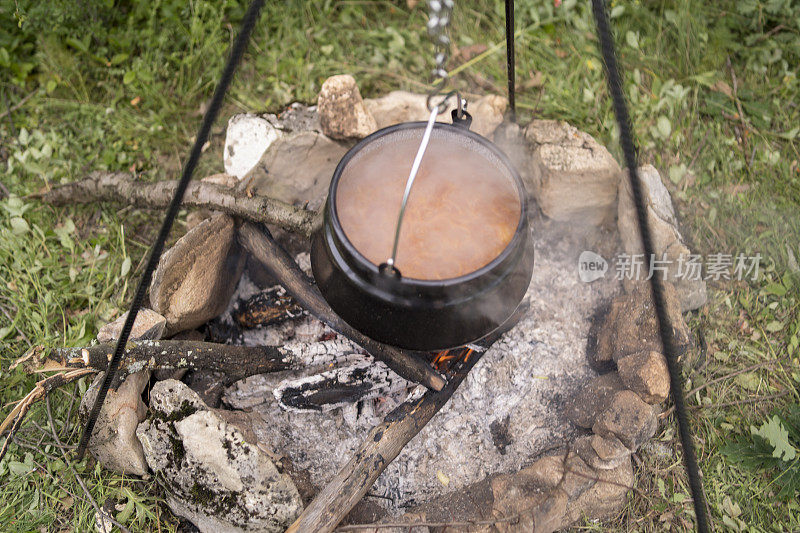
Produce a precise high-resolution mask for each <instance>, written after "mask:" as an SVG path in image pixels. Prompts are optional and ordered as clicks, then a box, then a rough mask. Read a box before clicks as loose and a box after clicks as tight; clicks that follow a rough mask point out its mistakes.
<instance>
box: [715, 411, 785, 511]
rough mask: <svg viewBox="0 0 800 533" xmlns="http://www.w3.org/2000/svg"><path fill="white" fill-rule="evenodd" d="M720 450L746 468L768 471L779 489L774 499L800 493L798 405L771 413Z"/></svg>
mask: <svg viewBox="0 0 800 533" xmlns="http://www.w3.org/2000/svg"><path fill="white" fill-rule="evenodd" d="M720 451H721V452H722V453H723V454H724V455H726V456H727V457H728V458H729V459H731V460H732V461H734V462H736V463H739V464H741V465H742V466H744V467H746V468H750V469H754V470H763V471H765V472H768V473H769V474H770V475H771V476H773V479H772V483H775V484H776V485H777V486H779V487H780V491H779V492H778V497H780V498H783V499H789V498H792V497H793V496H794V495H795V494H796V493H797V492H800V404H793V405H790V406H788V407H787V408H785V410H783V411H781V412H778V413H776V414H773V415H772V416H771V417H770V418H768V419H767V420H766V421H765V422H764V423H763V424H761V426H760V427H758V428H756V427H751V428H750V435H742V436H740V437H739V438H738V439H736V441H734V442H733V443H731V444H728V445H727V446H724V447H722V448H721V450H720Z"/></svg>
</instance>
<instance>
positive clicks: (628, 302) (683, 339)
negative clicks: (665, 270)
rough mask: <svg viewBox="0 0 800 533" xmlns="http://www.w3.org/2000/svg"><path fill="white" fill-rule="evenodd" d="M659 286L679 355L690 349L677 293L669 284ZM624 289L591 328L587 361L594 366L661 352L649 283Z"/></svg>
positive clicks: (689, 336) (640, 283)
mask: <svg viewBox="0 0 800 533" xmlns="http://www.w3.org/2000/svg"><path fill="white" fill-rule="evenodd" d="M663 286H664V298H665V304H666V305H665V307H666V312H667V316H668V317H669V319H670V325H671V326H672V335H673V339H674V342H675V348H676V350H677V352H678V355H680V354H682V353H683V352H685V351H686V349H687V348H688V347H689V346H690V344H691V335H690V332H689V327H688V326H687V325H686V322H685V321H684V320H683V316H682V315H681V306H680V302H679V301H678V295H677V292H676V291H675V289H674V287H673V286H672V284H671V283H664V285H663ZM627 288H628V289H629V290H628V291H627V292H624V293H622V294H619V295H618V296H616V297H615V298H614V299H613V300H612V302H611V304H610V306H609V309H608V310H607V312H606V313H605V315H604V316H600V317H597V319H596V320H597V322H596V324H594V325H593V328H592V329H593V332H594V333H593V334H594V336H595V342H594V343H592V344H590V347H589V352H590V353H589V357H590V358H591V359H593V360H594V361H595V362H608V361H611V360H614V361H618V360H619V359H622V358H623V357H625V356H627V355H630V354H633V353H637V352H641V351H643V350H653V351H657V352H662V353H663V351H664V350H663V346H662V345H661V334H660V332H659V328H658V319H657V317H656V313H655V308H654V306H653V298H652V292H651V288H650V282H649V281H639V282H635V283H633V284H629V285H628V287H627Z"/></svg>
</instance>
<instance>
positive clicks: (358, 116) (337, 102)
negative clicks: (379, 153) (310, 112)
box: [317, 74, 378, 140]
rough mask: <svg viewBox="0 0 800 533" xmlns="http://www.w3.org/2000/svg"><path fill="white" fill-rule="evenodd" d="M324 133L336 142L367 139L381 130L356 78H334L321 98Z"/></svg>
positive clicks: (332, 77)
mask: <svg viewBox="0 0 800 533" xmlns="http://www.w3.org/2000/svg"><path fill="white" fill-rule="evenodd" d="M317 110H318V112H319V122H320V124H321V126H322V132H323V133H324V134H325V135H327V136H328V137H330V138H332V139H339V140H346V139H363V138H364V137H366V136H367V135H369V134H370V133H372V132H373V131H375V130H376V129H377V128H378V127H377V124H376V123H375V119H374V118H372V115H371V114H370V113H369V112H368V111H367V110H366V109H365V108H364V101H363V100H362V99H361V93H360V92H359V90H358V85H357V84H356V80H355V78H353V76H351V75H349V74H339V75H336V76H331V77H330V78H328V79H327V80H325V82H324V83H323V84H322V89H320V91H319V96H318V97H317Z"/></svg>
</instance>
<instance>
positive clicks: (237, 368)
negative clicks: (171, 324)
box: [23, 340, 314, 384]
mask: <svg viewBox="0 0 800 533" xmlns="http://www.w3.org/2000/svg"><path fill="white" fill-rule="evenodd" d="M113 353H114V345H113V344H97V345H95V346H88V347H85V348H55V349H53V350H49V351H44V350H42V351H40V353H39V354H36V355H35V356H34V357H33V360H32V361H28V362H27V363H28V365H29V366H33V367H34V368H36V369H37V370H45V371H46V370H61V369H76V368H93V369H96V370H105V369H106V367H107V366H108V360H109V359H110V357H111V354H113ZM303 353H304V352H302V351H301V350H299V349H297V348H296V347H294V346H291V345H287V346H231V345H228V344H216V343H212V342H198V341H187V340H158V341H153V340H141V341H135V342H133V341H132V342H129V343H128V346H127V350H126V351H125V354H124V355H123V356H122V361H121V362H120V366H119V374H118V378H119V379H123V378H124V377H125V376H127V375H129V374H133V373H136V372H139V371H140V370H159V369H179V368H186V369H190V370H203V371H209V372H219V373H220V374H222V375H224V376H225V382H226V384H230V383H233V382H235V381H238V380H240V379H244V378H246V377H248V376H253V375H256V374H266V373H269V372H280V371H282V370H291V369H299V368H305V367H306V366H307V365H308V364H309V363H311V364H313V363H314V361H311V360H310V358H309V357H304V356H303ZM23 362H25V361H23Z"/></svg>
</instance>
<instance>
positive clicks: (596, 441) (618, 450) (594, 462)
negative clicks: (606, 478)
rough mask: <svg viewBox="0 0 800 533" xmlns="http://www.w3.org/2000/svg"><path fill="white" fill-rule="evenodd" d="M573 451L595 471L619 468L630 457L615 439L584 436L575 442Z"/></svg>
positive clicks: (626, 450)
mask: <svg viewBox="0 0 800 533" xmlns="http://www.w3.org/2000/svg"><path fill="white" fill-rule="evenodd" d="M575 451H576V452H577V453H578V455H579V456H580V458H581V459H583V460H584V461H585V462H586V464H587V465H589V466H590V467H592V468H594V469H596V470H611V469H614V468H617V467H619V466H620V465H621V464H622V463H623V461H626V460H629V457H630V455H631V452H630V450H628V449H627V448H626V447H625V446H624V445H623V444H622V442H620V441H619V439H617V438H616V437H602V436H600V435H585V436H583V437H581V438H579V439H578V440H577V441H575Z"/></svg>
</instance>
